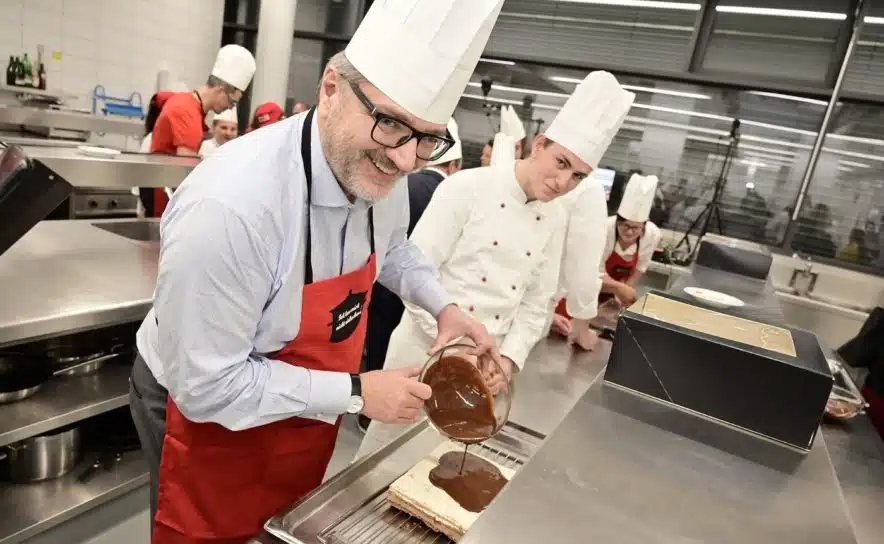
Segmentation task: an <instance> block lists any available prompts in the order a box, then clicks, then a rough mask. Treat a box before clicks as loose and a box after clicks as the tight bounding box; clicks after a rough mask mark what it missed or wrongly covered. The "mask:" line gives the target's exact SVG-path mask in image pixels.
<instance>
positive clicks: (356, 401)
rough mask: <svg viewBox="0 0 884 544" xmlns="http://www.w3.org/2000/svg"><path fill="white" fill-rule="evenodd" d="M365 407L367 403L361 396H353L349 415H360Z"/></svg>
mask: <svg viewBox="0 0 884 544" xmlns="http://www.w3.org/2000/svg"><path fill="white" fill-rule="evenodd" d="M363 406H365V401H364V400H362V397H360V396H359V395H353V396H352V397H350V403H349V404H348V405H347V413H348V414H358V413H359V412H361V411H362V407H363Z"/></svg>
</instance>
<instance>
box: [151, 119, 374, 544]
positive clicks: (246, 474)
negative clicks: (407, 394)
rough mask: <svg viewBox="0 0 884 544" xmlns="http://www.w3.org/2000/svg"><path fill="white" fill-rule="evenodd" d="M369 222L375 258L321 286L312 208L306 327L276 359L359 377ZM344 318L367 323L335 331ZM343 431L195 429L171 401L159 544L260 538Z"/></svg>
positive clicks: (318, 477) (370, 272)
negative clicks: (316, 266) (315, 263)
mask: <svg viewBox="0 0 884 544" xmlns="http://www.w3.org/2000/svg"><path fill="white" fill-rule="evenodd" d="M311 117H312V112H311V114H308V118H307V120H306V121H305V122H304V128H303V135H302V140H301V141H302V150H301V154H302V160H303V161H304V163H303V164H304V171H305V176H306V179H307V200H308V202H309V201H310V197H311V194H312V193H311V190H312V189H311V188H312V182H311V177H312V168H311V159H310V151H309V150H310V126H311V122H310V121H311ZM368 214H369V215H368V218H369V219H368V225H369V232H368V234H367V236H368V237H369V244H370V247H371V254H370V256H369V257H368V261H367V262H366V263H365V265H364V266H363V267H362V268H359V269H357V270H354V271H352V272H350V273H347V274H344V275H342V276H337V277H332V278H329V279H326V280H322V281H317V282H314V281H313V269H312V263H311V258H310V243H311V237H310V232H309V229H310V226H309V225H310V206H307V225H308V226H307V229H308V230H307V236H306V248H305V260H306V262H305V267H304V290H303V295H302V297H303V298H302V304H301V308H302V309H301V327H300V330H299V332H298V336H297V337H296V338H293V339H292V340H291V341H290V342H289V343H288V344H286V345H285V347H283V349H282V350H280V351H279V352H278V353H277V354H275V355H274V356H273V358H274V359H276V360H278V361H282V362H285V363H288V364H291V365H297V366H301V367H304V368H307V369H311V370H325V371H333V372H346V373H349V374H356V373H358V372H359V366H360V363H361V360H362V348H363V344H364V340H365V330H366V322H367V317H366V316H367V311H366V310H367V308H368V305H369V302H370V299H371V291H372V289H371V288H372V285H373V284H374V279H375V276H376V272H377V270H376V256H375V251H374V218H373V214H372V210H371V209H369V212H368ZM329 315H332V316H333V318H332V319H329ZM338 315H345V316H349V315H356V316H358V318H357V319H356V320H353V321H352V322H350V323H348V324H347V325H346V326H344V327H341V328H335V325H336V324H337V323H338V322H339V320H338V319H336V318H335V316H338ZM339 424H340V417H339V418H338V421H337V422H336V423H335V424H334V425H330V424H328V423H324V422H321V421H316V420H313V419H304V418H299V417H294V418H290V419H285V420H282V421H279V422H276V423H270V424H267V425H263V426H260V427H254V428H251V429H247V430H243V431H230V430H228V429H226V428H224V427H222V426H221V425H218V424H217V423H194V422H191V421H189V420H188V419H187V418H185V417H184V416H183V415H182V414H181V412H180V411H179V410H178V408H177V407H176V405H175V402H174V401H173V400H172V399H171V397H170V398H169V401H168V407H167V411H166V437H165V440H164V443H163V457H162V463H161V465H160V471H161V474H162V476H161V480H160V490H159V503H158V510H157V515H156V520H155V524H154V532H153V543H154V544H185V543H187V544H197V543H208V542H211V543H215V544H224V543H228V542H229V543H231V544H232V543H241V542H244V541H245V540H247V539H248V538H249V537H251V536H254V535H256V534H258V533H259V532H260V531H261V529H262V527H263V525H264V522H265V521H267V520H268V519H270V518H271V517H273V516H274V515H276V514H278V513H279V512H281V511H282V510H283V509H285V508H286V507H287V506H289V505H290V504H292V503H294V502H295V501H297V500H298V499H300V498H301V497H303V496H304V495H306V494H307V493H309V492H310V491H312V490H313V489H315V488H316V487H318V486H319V484H320V483H322V478H323V475H324V474H325V470H326V468H327V467H328V462H329V460H330V459H331V456H332V452H333V451H334V447H335V439H336V438H337V436H338V428H339Z"/></svg>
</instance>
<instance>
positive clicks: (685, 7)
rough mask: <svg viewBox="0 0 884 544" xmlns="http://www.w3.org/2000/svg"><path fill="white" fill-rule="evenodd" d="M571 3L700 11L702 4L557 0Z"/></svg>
mask: <svg viewBox="0 0 884 544" xmlns="http://www.w3.org/2000/svg"><path fill="white" fill-rule="evenodd" d="M557 1H558V2H568V3H571V4H595V5H598V6H620V7H624V8H651V9H674V10H680V11H699V10H700V4H697V3H694V2H664V1H662V0H557Z"/></svg>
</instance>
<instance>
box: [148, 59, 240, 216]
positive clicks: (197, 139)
mask: <svg viewBox="0 0 884 544" xmlns="http://www.w3.org/2000/svg"><path fill="white" fill-rule="evenodd" d="M254 74H255V58H254V57H253V56H252V54H251V53H250V52H249V51H248V50H247V49H246V48H244V47H242V46H239V45H225V46H224V47H222V48H221V49H220V50H219V51H218V56H217V58H216V59H215V66H214V67H213V68H212V73H211V75H210V76H209V79H208V81H207V82H206V83H205V84H204V85H202V86H201V87H200V88H199V89H197V90H194V91H193V92H190V93H176V94H175V95H173V96H172V97H171V98H169V99H168V100H167V101H166V103H165V105H164V106H163V108H162V110H161V111H160V116H159V117H158V118H157V122H156V124H155V125H154V128H153V132H152V136H151V147H150V152H151V153H159V154H162V155H183V156H194V157H196V156H198V154H199V150H200V146H201V145H202V143H203V138H204V137H205V135H206V133H208V132H209V127H208V126H207V125H206V122H205V118H206V114H207V113H208V112H210V111H212V112H215V113H216V114H219V113H222V112H223V111H225V110H228V109H230V108H232V107H234V106H236V103H237V102H238V101H239V100H240V99H241V98H242V95H243V93H244V92H245V90H246V89H247V88H248V86H249V83H251V81H252V76H253V75H254ZM168 203H169V198H168V194H167V192H166V190H165V189H164V188H162V187H159V188H156V189H154V191H153V216H154V217H161V216H162V215H163V212H164V211H165V209H166V206H167V205H168Z"/></svg>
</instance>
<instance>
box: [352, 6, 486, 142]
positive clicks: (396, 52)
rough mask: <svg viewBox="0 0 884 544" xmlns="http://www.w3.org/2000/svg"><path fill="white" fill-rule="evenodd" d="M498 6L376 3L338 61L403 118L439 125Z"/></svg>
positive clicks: (450, 109)
mask: <svg viewBox="0 0 884 544" xmlns="http://www.w3.org/2000/svg"><path fill="white" fill-rule="evenodd" d="M502 6H503V0H377V1H375V2H374V3H373V4H372V5H371V8H369V10H368V13H366V14H365V17H364V18H363V19H362V23H361V24H360V25H359V28H357V29H356V33H355V34H354V35H353V38H352V39H351V40H350V43H349V44H347V48H346V49H345V50H344V55H345V56H346V57H347V59H348V60H349V61H350V62H351V63H352V64H353V66H354V67H355V68H356V69H357V70H359V71H360V72H361V73H362V75H363V76H365V78H366V79H368V81H370V82H371V83H372V84H373V85H374V86H375V87H377V88H378V89H379V90H380V91H381V92H382V93H384V94H385V95H387V96H388V97H390V99H391V100H393V101H394V102H396V103H397V104H399V105H400V106H402V107H403V108H404V109H405V110H407V111H408V112H409V113H411V114H412V115H414V116H415V117H418V118H420V119H423V120H424V121H427V122H429V123H437V124H440V125H443V124H445V123H447V122H448V119H449V118H450V117H451V114H452V113H454V108H455V106H457V103H458V101H459V100H460V96H461V94H463V91H464V89H465V88H466V86H467V82H468V81H469V79H470V76H471V75H472V74H473V70H474V69H475V68H476V63H477V62H479V55H481V54H482V51H483V50H484V49H485V43H486V42H487V41H488V37H489V36H490V35H491V29H492V28H493V27H494V23H495V22H496V21H497V15H498V14H499V13H500V8H501V7H502Z"/></svg>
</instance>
